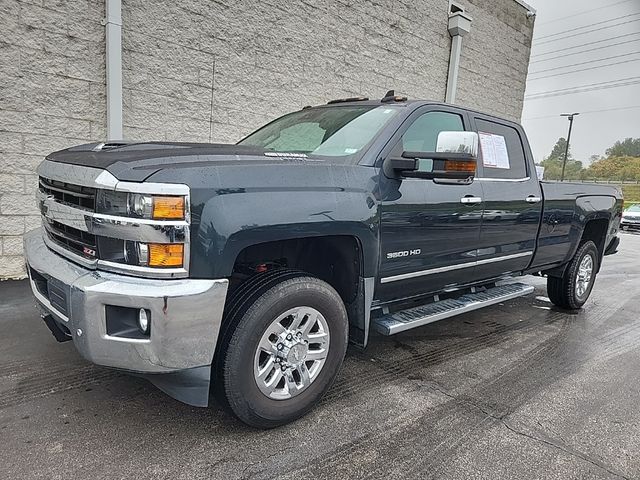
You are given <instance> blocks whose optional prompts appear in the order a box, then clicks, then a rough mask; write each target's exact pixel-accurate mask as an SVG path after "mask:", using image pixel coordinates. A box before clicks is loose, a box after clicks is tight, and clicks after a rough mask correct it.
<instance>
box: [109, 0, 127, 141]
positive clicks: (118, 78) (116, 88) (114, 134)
mask: <svg viewBox="0 0 640 480" xmlns="http://www.w3.org/2000/svg"><path fill="white" fill-rule="evenodd" d="M106 17H107V18H106V20H105V34H106V50H107V51H106V53H107V65H106V70H107V140H109V141H113V140H122V139H123V135H122V3H121V0H107V1H106Z"/></svg>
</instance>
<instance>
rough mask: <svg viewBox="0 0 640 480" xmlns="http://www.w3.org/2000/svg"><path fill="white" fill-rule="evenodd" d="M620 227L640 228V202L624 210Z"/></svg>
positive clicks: (623, 228) (624, 228)
mask: <svg viewBox="0 0 640 480" xmlns="http://www.w3.org/2000/svg"><path fill="white" fill-rule="evenodd" d="M620 228H622V230H626V229H628V228H640V204H638V203H637V204H635V205H631V206H630V207H629V208H627V209H625V211H624V212H622V220H621V221H620Z"/></svg>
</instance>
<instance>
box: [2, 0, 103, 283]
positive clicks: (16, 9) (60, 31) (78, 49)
mask: <svg viewBox="0 0 640 480" xmlns="http://www.w3.org/2000/svg"><path fill="white" fill-rule="evenodd" d="M103 17H104V5H103V3H102V2H97V1H86V0H85V1H75V0H73V1H68V2H67V1H64V0H59V1H48V0H44V2H43V1H38V2H36V1H32V2H28V1H18V0H0V278H12V277H22V276H24V273H25V271H24V260H23V258H22V234H23V233H24V232H25V231H28V230H31V229H32V228H35V227H37V226H39V225H40V217H39V215H38V211H37V209H36V206H35V198H34V192H35V190H36V188H37V183H38V179H37V176H36V175H35V169H36V167H37V166H38V164H39V163H40V162H41V161H42V159H43V157H44V156H45V155H46V154H48V153H50V152H52V151H54V150H59V149H61V148H65V147H68V146H70V145H73V144H79V143H86V142H87V141H89V140H91V139H93V138H104V136H105V132H106V112H105V87H104V85H105V68H104V49H105V46H104V27H102V26H101V24H100V22H101V21H102V18H103Z"/></svg>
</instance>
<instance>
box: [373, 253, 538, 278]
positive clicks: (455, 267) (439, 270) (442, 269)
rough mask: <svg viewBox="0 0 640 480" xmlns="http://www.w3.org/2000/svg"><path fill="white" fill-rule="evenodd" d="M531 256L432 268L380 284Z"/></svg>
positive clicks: (508, 257)
mask: <svg viewBox="0 0 640 480" xmlns="http://www.w3.org/2000/svg"><path fill="white" fill-rule="evenodd" d="M531 255H533V252H521V253H514V254H511V255H505V256H502V257H494V258H485V259H483V260H476V261H474V262H466V263H458V264H456V265H447V266H446V267H438V268H430V269H428V270H419V271H417V272H409V273H403V274H400V275H392V276H390V277H384V278H382V279H381V280H380V283H389V282H396V281H398V280H406V279H409V278H415V277H422V276H425V275H433V274H436V273H442V272H450V271H451V270H460V269H463V268H469V267H475V266H476V265H485V264H487V263H494V262H502V261H504V260H512V259H514V258H520V257H528V256H531Z"/></svg>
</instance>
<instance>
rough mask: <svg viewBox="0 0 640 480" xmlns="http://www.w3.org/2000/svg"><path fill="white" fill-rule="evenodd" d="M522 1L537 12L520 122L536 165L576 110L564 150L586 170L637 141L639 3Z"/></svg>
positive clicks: (621, 0)
mask: <svg viewBox="0 0 640 480" xmlns="http://www.w3.org/2000/svg"><path fill="white" fill-rule="evenodd" d="M527 3H528V4H529V5H531V6H532V7H533V8H535V9H536V11H537V14H536V21H535V27H534V35H533V43H532V47H531V60H530V63H529V74H528V77H527V90H526V93H525V101H524V109H523V111H522V124H523V125H524V127H525V129H526V131H527V135H528V137H529V142H530V143H531V148H532V149H533V154H534V157H535V160H536V162H540V161H541V160H542V159H543V158H544V157H546V156H547V155H549V153H550V152H551V149H552V148H553V146H554V145H555V143H556V141H557V140H558V138H559V137H565V138H566V136H567V130H568V127H569V122H568V120H567V118H565V117H561V116H560V114H561V113H573V112H580V115H578V116H576V117H575V119H574V122H573V131H572V133H571V152H572V154H573V156H574V158H575V159H576V160H581V161H582V162H583V163H584V164H585V166H586V165H587V164H588V163H589V159H590V157H591V156H592V155H604V154H605V150H606V149H607V148H609V147H610V146H611V145H613V144H614V143H615V141H616V140H623V139H625V138H627V137H634V138H639V137H640V0H527ZM558 90H563V91H558ZM576 90H578V92H576Z"/></svg>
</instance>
